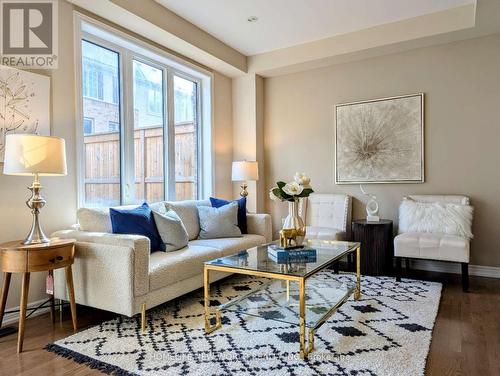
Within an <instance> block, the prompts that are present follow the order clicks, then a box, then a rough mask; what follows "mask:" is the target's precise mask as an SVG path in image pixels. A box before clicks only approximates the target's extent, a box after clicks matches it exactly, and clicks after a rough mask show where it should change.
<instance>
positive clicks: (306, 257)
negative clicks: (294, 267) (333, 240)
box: [267, 245, 316, 264]
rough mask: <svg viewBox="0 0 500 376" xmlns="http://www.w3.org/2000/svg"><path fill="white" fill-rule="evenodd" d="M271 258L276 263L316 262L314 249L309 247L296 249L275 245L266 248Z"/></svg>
mask: <svg viewBox="0 0 500 376" xmlns="http://www.w3.org/2000/svg"><path fill="white" fill-rule="evenodd" d="M267 254H268V256H269V258H270V259H271V260H273V261H274V262H276V263H278V264H289V263H299V262H300V263H308V262H316V250H315V249H313V248H309V247H304V248H297V249H283V248H280V247H278V246H276V245H270V246H269V247H268V248H267Z"/></svg>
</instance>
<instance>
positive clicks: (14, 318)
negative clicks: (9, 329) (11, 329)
mask: <svg viewBox="0 0 500 376" xmlns="http://www.w3.org/2000/svg"><path fill="white" fill-rule="evenodd" d="M46 300H47V298H45V299H41V300H37V301H35V302H31V303H28V308H35V307H38V306H39V305H40V304H42V303H43V302H44V301H46ZM16 309H19V306H17V307H10V308H6V309H5V310H6V311H12V310H16ZM56 310H57V307H56ZM47 312H50V307H46V308H40V309H39V310H37V311H36V312H34V313H33V314H32V315H31V316H30V318H31V317H35V316H40V315H43V314H44V313H47ZM28 314H29V311H28V313H27V314H26V316H27V315H28ZM18 320H19V312H12V313H7V314H5V316H4V318H3V321H2V326H4V325H11V324H17V322H18Z"/></svg>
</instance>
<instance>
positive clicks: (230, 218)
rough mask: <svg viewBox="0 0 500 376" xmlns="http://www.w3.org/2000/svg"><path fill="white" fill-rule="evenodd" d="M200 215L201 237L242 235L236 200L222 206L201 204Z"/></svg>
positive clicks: (217, 237)
mask: <svg viewBox="0 0 500 376" xmlns="http://www.w3.org/2000/svg"><path fill="white" fill-rule="evenodd" d="M198 216H199V218H200V235H199V238H200V239H220V238H235V237H241V230H240V229H239V227H238V204H237V203H236V202H232V203H230V204H229V205H225V206H221V207H220V208H213V207H211V206H200V207H198Z"/></svg>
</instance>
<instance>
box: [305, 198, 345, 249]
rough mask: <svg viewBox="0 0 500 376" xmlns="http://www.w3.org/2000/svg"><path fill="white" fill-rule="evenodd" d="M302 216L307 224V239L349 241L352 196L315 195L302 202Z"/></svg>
mask: <svg viewBox="0 0 500 376" xmlns="http://www.w3.org/2000/svg"><path fill="white" fill-rule="evenodd" d="M300 209H301V210H300V215H301V217H302V219H303V220H304V223H305V224H306V238H308V239H324V240H349V239H350V236H351V211H352V200H351V196H348V195H342V194H333V193H313V194H311V195H310V196H309V197H308V198H304V199H303V200H302V205H301V208H300Z"/></svg>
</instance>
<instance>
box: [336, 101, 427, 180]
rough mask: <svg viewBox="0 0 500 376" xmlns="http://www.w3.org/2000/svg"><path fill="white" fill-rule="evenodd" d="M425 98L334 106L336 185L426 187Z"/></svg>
mask: <svg viewBox="0 0 500 376" xmlns="http://www.w3.org/2000/svg"><path fill="white" fill-rule="evenodd" d="M423 182H424V94H422V93H421V94H411V95H402V96H398V97H390V98H380V99H373V100H368V101H361V102H352V103H343V104H338V105H336V106H335V183H336V184H359V183H363V184H366V183H423Z"/></svg>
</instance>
